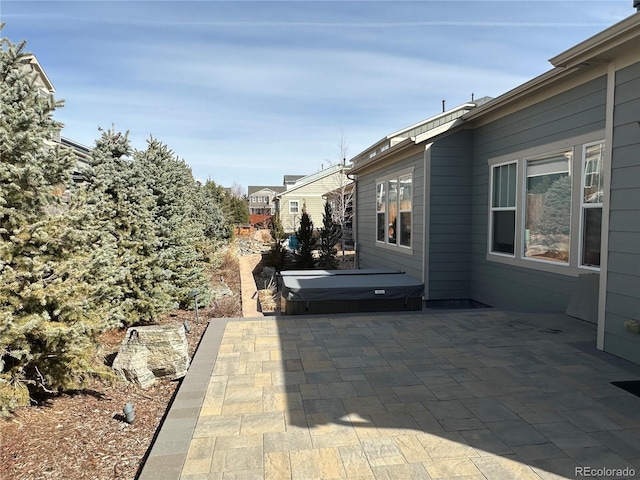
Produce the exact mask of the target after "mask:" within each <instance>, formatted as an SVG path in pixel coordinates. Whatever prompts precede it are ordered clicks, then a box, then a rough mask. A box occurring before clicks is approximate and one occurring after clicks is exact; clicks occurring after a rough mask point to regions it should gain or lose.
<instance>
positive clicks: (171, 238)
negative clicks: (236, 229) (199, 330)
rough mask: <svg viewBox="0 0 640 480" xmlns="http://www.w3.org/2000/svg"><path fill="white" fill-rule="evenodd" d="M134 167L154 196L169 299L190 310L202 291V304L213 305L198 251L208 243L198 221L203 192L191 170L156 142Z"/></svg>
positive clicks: (139, 154) (138, 157)
mask: <svg viewBox="0 0 640 480" xmlns="http://www.w3.org/2000/svg"><path fill="white" fill-rule="evenodd" d="M134 167H136V169H138V170H139V171H140V174H141V177H142V178H144V179H145V182H146V184H147V186H148V188H149V191H150V192H151V194H152V196H153V200H154V201H153V204H152V205H151V217H152V223H153V225H154V233H155V238H156V240H157V255H158V259H159V263H160V267H161V268H162V270H163V271H164V272H165V275H166V279H167V282H168V286H169V294H170V295H171V297H172V298H174V299H175V300H177V301H178V303H179V305H180V306H182V307H187V306H189V305H191V304H193V297H192V296H191V295H190V294H191V292H193V291H194V290H198V291H199V292H200V295H199V297H198V300H199V301H200V302H202V303H204V304H207V303H208V302H209V300H210V298H211V292H210V288H209V283H208V281H207V279H206V278H205V275H204V267H205V265H204V262H203V259H202V256H201V255H200V254H199V253H198V250H197V248H196V245H197V244H198V243H200V242H202V241H203V240H204V232H203V225H202V224H200V222H198V214H197V211H196V208H197V207H198V204H199V198H198V197H199V192H198V186H197V184H196V182H195V180H194V178H193V175H192V173H191V169H190V168H189V167H188V166H187V165H186V163H185V162H184V161H183V160H180V159H178V158H177V157H176V156H175V155H174V153H173V152H172V151H171V150H169V148H167V146H166V145H164V144H162V143H161V142H159V141H158V140H156V139H154V138H151V139H150V140H149V141H148V145H147V149H146V150H145V151H141V152H136V154H135V162H134Z"/></svg>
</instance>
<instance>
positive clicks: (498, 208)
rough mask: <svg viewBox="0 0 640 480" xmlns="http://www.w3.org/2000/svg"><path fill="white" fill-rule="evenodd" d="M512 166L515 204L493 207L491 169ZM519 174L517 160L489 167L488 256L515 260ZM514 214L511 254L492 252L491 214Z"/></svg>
mask: <svg viewBox="0 0 640 480" xmlns="http://www.w3.org/2000/svg"><path fill="white" fill-rule="evenodd" d="M511 164H514V165H515V166H516V185H515V187H516V194H515V199H516V204H515V205H514V206H513V207H494V206H493V189H494V185H493V169H494V168H497V167H502V166H504V165H511ZM519 174H520V163H519V162H518V161H517V160H511V161H508V162H502V163H497V164H495V165H490V166H489V196H490V198H489V232H488V234H489V240H488V242H489V243H488V245H487V249H488V251H489V253H490V254H492V255H499V256H502V257H507V258H516V252H517V250H518V249H517V246H518V244H517V243H516V242H517V237H518V221H517V220H518V188H519V184H520V181H519V179H518V177H519ZM500 211H502V212H512V211H513V212H515V222H514V232H513V242H514V243H513V253H505V252H494V251H493V250H492V247H493V212H500Z"/></svg>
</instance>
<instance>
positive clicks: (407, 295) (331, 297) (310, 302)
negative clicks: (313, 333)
mask: <svg viewBox="0 0 640 480" xmlns="http://www.w3.org/2000/svg"><path fill="white" fill-rule="evenodd" d="M279 287H280V291H281V293H282V297H281V298H282V300H281V312H282V313H283V314H285V315H307V314H326V313H357V312H391V311H402V310H422V296H423V294H424V283H422V282H421V281H420V280H417V279H415V278H413V277H411V276H409V275H407V274H406V273H404V272H401V271H399V270H392V269H386V268H364V269H359V270H287V271H283V272H281V273H280V277H279Z"/></svg>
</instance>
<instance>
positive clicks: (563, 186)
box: [524, 150, 573, 263]
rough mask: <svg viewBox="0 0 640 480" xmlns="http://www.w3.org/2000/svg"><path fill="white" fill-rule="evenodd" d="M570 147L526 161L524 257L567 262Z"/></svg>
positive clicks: (571, 155) (569, 215)
mask: <svg viewBox="0 0 640 480" xmlns="http://www.w3.org/2000/svg"><path fill="white" fill-rule="evenodd" d="M572 158H573V150H566V151H563V152H559V153H557V154H552V155H548V156H545V157H541V158H536V159H531V160H527V162H526V168H527V179H526V188H527V198H526V207H525V213H526V216H525V237H524V256H525V257H526V258H531V259H535V260H546V261H552V262H561V263H569V249H570V245H571V175H570V173H569V165H570V164H571V160H572Z"/></svg>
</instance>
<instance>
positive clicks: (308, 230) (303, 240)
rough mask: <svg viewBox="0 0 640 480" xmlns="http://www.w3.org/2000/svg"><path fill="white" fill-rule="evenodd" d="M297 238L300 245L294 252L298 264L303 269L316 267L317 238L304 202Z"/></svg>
mask: <svg viewBox="0 0 640 480" xmlns="http://www.w3.org/2000/svg"><path fill="white" fill-rule="evenodd" d="M296 240H297V241H298V245H297V247H296V249H295V251H294V253H293V257H294V259H295V263H296V266H297V267H298V268H300V269H303V270H307V269H312V268H314V266H315V263H316V262H315V259H314V258H313V250H314V248H315V246H316V243H317V239H316V237H315V236H314V234H313V222H312V221H311V217H310V216H309V214H308V213H307V207H306V205H304V204H303V206H302V217H301V218H300V227H299V228H298V230H297V231H296Z"/></svg>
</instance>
